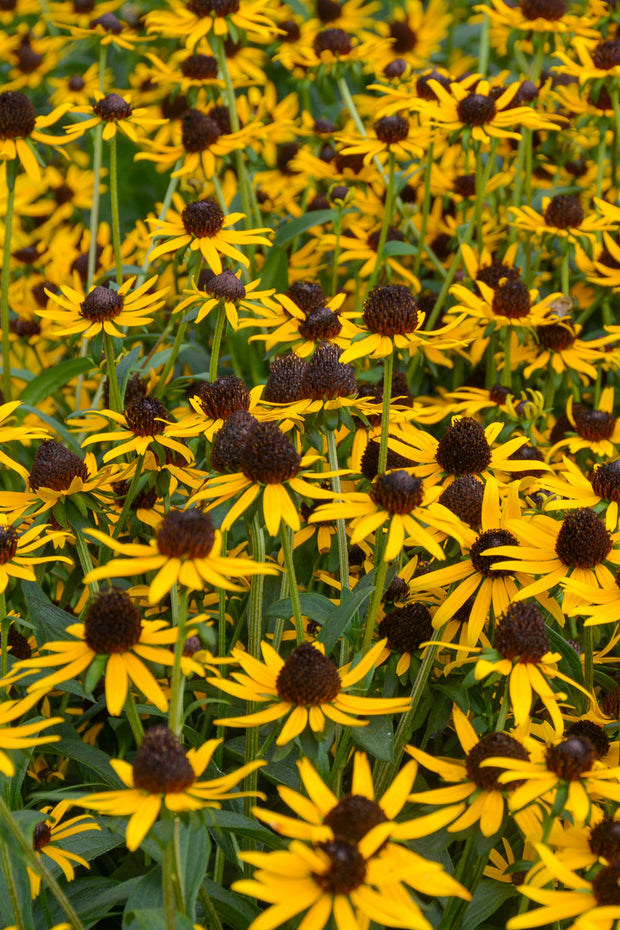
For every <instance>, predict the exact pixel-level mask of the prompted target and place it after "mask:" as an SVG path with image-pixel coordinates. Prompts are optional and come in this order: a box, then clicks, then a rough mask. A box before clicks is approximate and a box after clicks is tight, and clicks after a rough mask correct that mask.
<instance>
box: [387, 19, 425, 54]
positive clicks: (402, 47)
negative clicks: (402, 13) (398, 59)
mask: <svg viewBox="0 0 620 930" xmlns="http://www.w3.org/2000/svg"><path fill="white" fill-rule="evenodd" d="M390 38H391V39H394V40H395V41H394V44H393V45H392V51H393V52H396V54H397V55H403V54H405V53H406V52H412V51H413V50H414V48H415V47H416V45H417V42H418V37H417V35H416V33H415V32H414V30H413V29H412V28H411V26H410V25H409V22H408V21H407V20H406V19H403V20H394V22H392V23H390Z"/></svg>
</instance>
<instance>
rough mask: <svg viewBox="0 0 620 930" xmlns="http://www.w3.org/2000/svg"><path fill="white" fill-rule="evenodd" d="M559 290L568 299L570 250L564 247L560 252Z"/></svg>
mask: <svg viewBox="0 0 620 930" xmlns="http://www.w3.org/2000/svg"><path fill="white" fill-rule="evenodd" d="M560 286H561V290H562V293H563V294H564V295H565V296H566V297H570V250H569V249H568V247H567V246H566V245H565V246H564V248H563V251H562V268H561V285H560Z"/></svg>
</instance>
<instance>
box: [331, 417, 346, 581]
mask: <svg viewBox="0 0 620 930" xmlns="http://www.w3.org/2000/svg"><path fill="white" fill-rule="evenodd" d="M327 457H328V460H329V467H330V471H338V450H337V448H336V433H335V432H334V430H333V429H328V430H327ZM331 484H332V491H333V492H334V494H336V495H337V496H338V497H340V494H341V491H342V487H341V484H340V475H334V476H333V477H332V479H331ZM336 534H337V538H338V566H339V569H340V587H341V589H342V590H344V589H345V588H347V589H348V587H349V548H348V546H347V530H346V526H345V522H344V519H343V518H340V519H339V520H336Z"/></svg>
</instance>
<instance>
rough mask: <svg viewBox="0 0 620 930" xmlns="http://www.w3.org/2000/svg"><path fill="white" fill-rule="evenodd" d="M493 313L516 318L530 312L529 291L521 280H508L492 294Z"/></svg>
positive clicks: (511, 318) (512, 318)
mask: <svg viewBox="0 0 620 930" xmlns="http://www.w3.org/2000/svg"><path fill="white" fill-rule="evenodd" d="M492 309H493V313H495V314H496V316H507V317H508V318H509V319H510V320H518V319H520V318H521V317H524V316H527V315H528V313H529V312H530V292H529V291H528V289H527V287H526V285H525V284H524V283H523V282H522V281H508V282H506V284H502V285H500V286H499V287H498V288H497V289H496V291H495V293H494V294H493V304H492Z"/></svg>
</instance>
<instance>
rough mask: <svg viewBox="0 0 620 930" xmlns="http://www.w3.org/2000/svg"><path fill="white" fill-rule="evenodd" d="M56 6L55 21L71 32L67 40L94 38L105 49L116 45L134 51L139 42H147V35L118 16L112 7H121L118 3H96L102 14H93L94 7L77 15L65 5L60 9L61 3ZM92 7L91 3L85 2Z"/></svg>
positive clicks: (98, 10)
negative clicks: (142, 34) (141, 33)
mask: <svg viewBox="0 0 620 930" xmlns="http://www.w3.org/2000/svg"><path fill="white" fill-rule="evenodd" d="M54 5H55V6H56V8H57V9H56V12H55V17H54V18H55V21H56V22H57V24H58V25H59V26H60V28H61V29H66V30H67V31H68V32H69V35H68V36H67V37H66V41H67V42H70V41H72V40H75V39H81V40H82V41H84V42H88V41H89V40H92V39H95V40H97V42H98V44H99V45H102V46H103V47H104V48H105V47H106V46H110V45H113V46H115V47H116V48H118V49H121V48H122V49H125V50H126V51H132V50H133V49H135V47H136V45H138V44H139V43H140V42H147V41H148V37H147V36H141V35H138V33H137V32H136V30H135V29H132V28H131V27H130V26H129V24H128V23H127V22H124V21H123V20H120V19H118V17H117V16H115V15H114V13H113V12H112V10H114V9H116V10H118V6H119V5H118V4H116V3H114V4H113V3H111V2H107V3H106V2H104V3H98V4H97V12H99V13H100V15H99V16H93V15H92V14H93V13H94V12H95V9H94V6H93V7H89V9H87V10H86V15H84V14H82V15H81V16H78V17H77V18H76V12H75V10H74V9H70V10H68V9H67V7H66V6H64V5H63V6H64V8H63V9H62V10H59V9H58V7H59V6H60V4H59V3H56V4H54ZM86 6H89V4H86Z"/></svg>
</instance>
